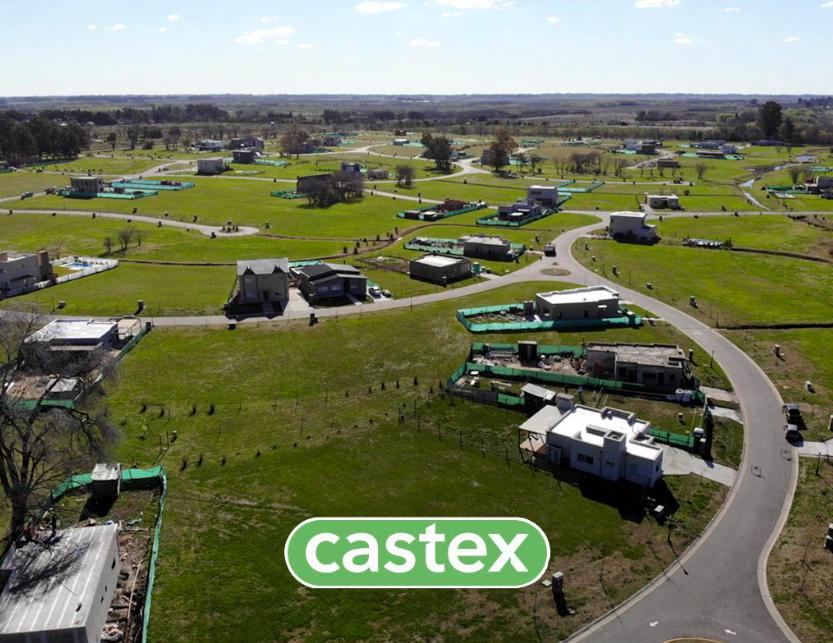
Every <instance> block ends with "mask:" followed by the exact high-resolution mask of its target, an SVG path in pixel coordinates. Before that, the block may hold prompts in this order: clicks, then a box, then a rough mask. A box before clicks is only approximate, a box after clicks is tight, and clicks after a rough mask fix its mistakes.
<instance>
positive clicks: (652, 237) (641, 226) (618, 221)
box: [609, 212, 657, 243]
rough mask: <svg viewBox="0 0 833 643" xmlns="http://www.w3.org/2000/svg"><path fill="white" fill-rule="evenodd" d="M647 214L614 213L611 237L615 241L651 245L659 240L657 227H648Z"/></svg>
mask: <svg viewBox="0 0 833 643" xmlns="http://www.w3.org/2000/svg"><path fill="white" fill-rule="evenodd" d="M647 217H648V215H647V214H646V213H645V212H614V213H613V214H611V215H610V225H609V230H610V236H611V237H613V238H614V239H621V240H626V241H639V242H642V243H651V242H654V241H656V240H657V227H656V226H655V225H648V224H647V223H646V222H645V220H646V218H647Z"/></svg>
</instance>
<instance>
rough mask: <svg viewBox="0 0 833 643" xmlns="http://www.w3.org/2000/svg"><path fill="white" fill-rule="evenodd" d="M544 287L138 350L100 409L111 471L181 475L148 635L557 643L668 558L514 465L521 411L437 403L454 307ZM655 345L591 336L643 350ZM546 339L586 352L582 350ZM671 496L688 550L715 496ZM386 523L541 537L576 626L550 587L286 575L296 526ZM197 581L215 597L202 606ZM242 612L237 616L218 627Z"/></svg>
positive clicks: (563, 487)
mask: <svg viewBox="0 0 833 643" xmlns="http://www.w3.org/2000/svg"><path fill="white" fill-rule="evenodd" d="M541 287H542V285H541V284H527V285H524V286H516V287H512V288H508V289H502V290H500V291H497V292H493V293H488V294H485V295H480V296H477V297H470V298H466V299H465V300H461V301H460V302H449V303H444V304H438V305H431V306H425V307H420V308H417V309H415V310H413V311H410V310H402V311H392V312H388V313H379V314H376V315H372V316H365V317H361V318H359V317H356V318H342V319H338V320H336V319H325V320H323V321H322V323H321V324H319V325H318V326H316V327H313V328H310V327H308V326H306V325H305V324H300V323H297V324H295V323H293V324H286V325H282V326H281V327H270V328H266V327H264V328H247V329H240V330H237V331H226V330H198V329H193V330H165V331H162V330H157V331H154V332H153V333H151V334H150V335H149V336H148V337H147V338H145V340H143V342H142V344H141V345H140V346H139V348H138V349H137V350H135V351H133V352H132V353H131V354H130V355H129V356H128V357H127V359H126V360H125V362H124V363H123V365H122V367H121V369H120V370H121V373H120V378H119V382H118V383H117V384H116V383H114V384H113V385H111V386H108V394H107V396H106V397H105V398H104V399H105V401H107V402H108V403H109V405H110V408H111V417H112V418H113V419H114V421H115V422H116V423H117V424H118V425H119V426H120V428H121V431H122V436H123V439H122V442H121V444H120V446H119V448H118V457H119V458H120V459H121V460H122V461H125V462H133V461H135V462H137V463H138V464H150V463H152V462H155V461H161V462H162V464H164V465H165V466H166V468H167V470H168V471H169V472H170V478H169V481H170V482H169V484H170V495H169V499H168V503H167V505H166V514H165V523H164V529H163V536H162V547H161V555H160V564H159V568H158V578H157V582H158V584H157V590H156V595H155V600H154V612H153V617H152V624H151V629H152V631H151V635H152V636H153V637H154V638H159V639H163V640H194V639H202V640H229V639H234V640H272V639H280V640H286V639H294V638H299V639H300V638H304V639H307V640H331V639H334V638H336V639H339V638H340V639H366V638H370V637H373V636H375V635H378V633H379V632H380V631H382V630H384V631H385V632H386V635H387V636H391V637H394V638H407V637H413V636H414V635H415V634H416V635H418V636H419V637H424V638H435V637H443V638H444V637H449V636H453V635H454V633H458V634H459V633H460V632H465V633H466V636H470V637H473V638H475V639H482V638H490V639H503V640H518V639H519V638H520V639H529V638H534V637H536V636H541V637H542V638H543V639H557V638H564V637H565V636H566V635H567V634H569V632H571V631H573V630H575V629H576V628H577V627H578V626H580V625H581V624H582V623H585V622H587V621H589V620H590V619H592V618H593V617H595V616H596V615H598V614H600V613H601V612H603V611H605V610H606V609H608V608H609V607H610V606H612V605H613V604H615V603H617V602H618V601H620V600H622V599H623V598H625V597H626V596H627V595H629V594H630V593H632V592H633V591H635V590H636V589H638V588H639V587H640V586H641V585H643V584H644V583H645V582H646V581H647V580H648V579H649V578H650V577H652V576H653V575H655V574H656V573H658V572H659V571H660V570H661V569H662V568H663V567H664V566H665V565H667V564H668V563H669V562H670V561H671V560H673V556H674V553H673V551H672V549H671V548H670V547H669V546H668V543H667V537H668V535H669V530H668V529H667V528H660V527H658V526H657V525H656V524H655V523H653V522H652V521H651V520H649V519H645V518H640V517H639V516H638V514H634V513H633V504H632V499H629V498H628V497H627V496H626V495H623V494H622V493H621V490H620V491H618V492H617V491H615V490H613V489H612V488H606V487H599V486H598V485H597V484H593V483H591V482H587V481H583V482H582V481H579V480H577V479H575V480H573V479H571V480H570V481H568V480H557V479H555V478H553V477H552V476H551V475H547V474H545V473H543V472H538V473H534V472H533V471H532V470H529V469H526V468H524V467H522V466H520V465H519V464H518V461H519V460H518V456H517V452H516V449H515V445H516V442H515V440H516V431H515V427H516V426H517V424H518V423H519V422H520V421H522V419H523V416H522V415H520V414H516V413H513V412H509V411H505V410H500V409H495V408H492V407H488V406H484V405H478V404H474V403H468V402H465V401H462V400H459V399H455V398H447V397H444V396H442V395H441V394H440V388H439V386H440V382H441V381H443V380H444V379H445V378H446V377H447V375H448V374H449V373H450V372H451V371H452V370H453V368H454V367H456V366H457V364H458V363H459V361H461V360H462V359H463V358H464V357H465V355H466V351H467V346H468V343H469V342H470V341H471V336H470V335H469V334H468V333H466V332H465V330H464V329H463V328H462V327H461V326H460V325H459V324H458V323H457V322H456V321H455V320H454V319H453V312H454V309H455V308H456V307H457V306H458V305H474V304H485V303H496V302H500V301H514V300H520V299H523V298H525V297H528V296H529V295H530V294H531V293H532V292H534V291H535V290H536V288H537V289H540V288H541ZM643 331H644V333H643ZM661 332H662V330H661V329H659V328H655V329H647V328H646V329H643V330H634V329H627V330H623V331H616V332H606V333H603V334H595V335H594V336H604V337H605V338H610V339H614V338H616V337H619V338H621V337H626V336H627V337H633V338H634V339H638V338H640V337H642V338H645V339H646V340H647V339H648V338H649V337H650V338H655V337H658V336H659V335H660V333H661ZM405 333H407V337H408V341H407V342H403V341H402V338H403V336H404V335H405ZM520 337H523V336H519V338H520ZM536 337H537V338H538V339H539V340H541V341H549V342H557V341H563V342H568V341H572V342H576V341H580V335H579V334H573V335H562V336H559V335H556V334H555V333H541V334H538V335H537V336H536ZM501 338H502V339H506V338H505V336H501ZM440 348H441V350H440ZM701 359H702V358H701ZM252 372H257V373H258V374H259V376H258V377H257V378H251V377H249V376H248V375H249V374H251V373H252ZM400 418H402V419H400ZM173 431H176V432H177V433H176V437H175V438H174V437H173ZM160 440H161V444H162V448H160ZM668 485H669V488H670V492H671V493H672V494H673V495H674V497H675V498H676V500H677V502H679V503H680V509H679V511H678V513H677V516H676V519H675V521H674V523H673V526H672V529H671V530H670V536H671V538H672V543H673V547H674V548H675V549H676V551H677V552H679V551H681V548H682V547H684V546H685V544H686V543H688V542H690V541H691V539H692V538H693V537H694V536H695V535H696V534H697V533H699V531H700V530H701V529H702V528H703V526H704V524H705V523H706V522H707V520H708V518H709V516H711V515H712V513H713V512H714V510H715V509H716V507H717V505H718V503H719V502H720V499H721V498H722V494H723V491H722V490H720V489H717V488H716V487H715V486H714V485H712V484H711V483H708V482H706V481H704V480H702V479H698V478H694V477H684V478H671V479H669V481H668ZM394 514H396V515H449V516H454V515H472V514H474V515H513V516H515V515H517V516H524V517H528V518H530V519H532V520H534V521H536V522H537V523H538V524H540V525H541V526H542V528H543V529H544V531H545V533H547V535H548V536H549V537H550V539H551V541H552V543H553V551H554V556H553V561H552V565H551V569H550V571H554V570H555V569H561V570H563V571H564V572H565V573H566V575H567V578H568V579H569V581H568V588H567V595H568V599H569V602H570V604H571V605H572V606H573V607H574V608H575V609H576V612H577V613H576V615H575V616H572V617H569V618H566V619H560V618H558V617H557V616H555V614H554V610H553V607H552V599H551V595H550V593H549V590H547V589H546V588H543V587H541V586H540V585H533V586H531V587H529V588H527V589H524V590H519V591H474V592H471V591H469V592H419V591H403V592H396V593H393V592H382V591H351V592H347V591H344V592H337V594H338V595H337V596H335V597H334V596H333V594H332V593H320V592H314V591H308V590H305V589H303V588H301V587H299V585H298V584H297V583H296V582H295V581H294V580H292V578H291V577H290V575H289V573H288V572H287V570H286V568H285V566H284V563H283V559H282V556H281V547H282V543H283V541H284V539H285V538H286V536H287V534H288V533H289V531H290V530H291V529H292V527H293V526H294V525H295V524H297V523H298V522H300V521H301V520H303V519H305V518H307V517H310V516H314V515H319V516H326V515H394ZM623 516H624V517H623ZM206 579H212V582H214V583H219V584H222V586H223V587H224V591H223V592H222V593H221V594H220V593H217V592H208V591H201V589H200V588H202V587H203V586H204V584H205V582H206ZM253 586H256V587H257V588H258V590H257V591H255V592H253V591H251V590H252V587H253ZM334 598H335V599H336V600H334ZM461 604H462V605H464V606H465V609H464V610H461V609H460V605H461ZM232 609H233V610H234V611H235V613H236V614H237V615H238V616H239V618H235V619H234V621H233V622H232V621H230V620H229V619H226V618H221V617H220V615H221V614H223V613H226V612H227V610H232Z"/></svg>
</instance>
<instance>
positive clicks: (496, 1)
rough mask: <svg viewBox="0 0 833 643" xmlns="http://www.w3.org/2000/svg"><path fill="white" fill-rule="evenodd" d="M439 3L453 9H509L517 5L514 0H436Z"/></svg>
mask: <svg viewBox="0 0 833 643" xmlns="http://www.w3.org/2000/svg"><path fill="white" fill-rule="evenodd" d="M434 2H435V3H436V4H438V5H441V6H444V7H452V8H453V9H464V10H465V9H508V8H510V7H513V6H515V3H514V1H513V0H434Z"/></svg>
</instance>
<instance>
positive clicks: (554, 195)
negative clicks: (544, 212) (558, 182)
mask: <svg viewBox="0 0 833 643" xmlns="http://www.w3.org/2000/svg"><path fill="white" fill-rule="evenodd" d="M526 200H527V202H528V203H539V204H541V205H543V206H545V207H548V208H554V207H555V206H557V205H558V188H557V187H555V186H554V185H530V186H529V187H528V188H527V189H526Z"/></svg>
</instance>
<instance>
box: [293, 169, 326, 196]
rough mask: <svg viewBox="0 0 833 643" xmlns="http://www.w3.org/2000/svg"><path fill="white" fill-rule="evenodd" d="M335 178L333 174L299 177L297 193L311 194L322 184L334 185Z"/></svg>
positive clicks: (296, 184) (296, 185)
mask: <svg viewBox="0 0 833 643" xmlns="http://www.w3.org/2000/svg"><path fill="white" fill-rule="evenodd" d="M334 181H335V177H334V176H333V174H332V172H328V173H327V174H309V175H307V176H299V177H298V180H297V181H296V182H295V191H296V192H297V193H298V194H309V193H311V192H314V191H315V189H316V188H317V187H318V186H319V185H321V184H332V183H333V182H334Z"/></svg>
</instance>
